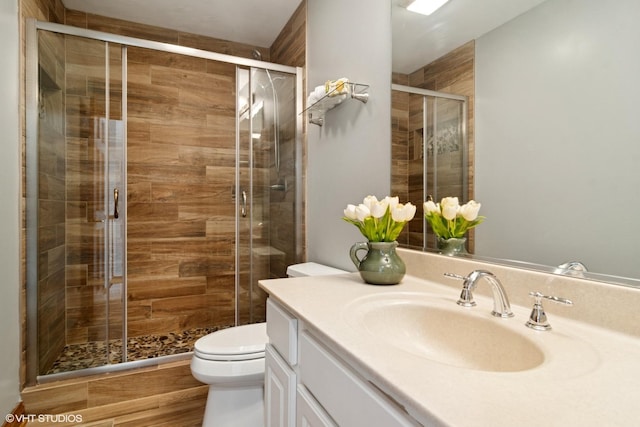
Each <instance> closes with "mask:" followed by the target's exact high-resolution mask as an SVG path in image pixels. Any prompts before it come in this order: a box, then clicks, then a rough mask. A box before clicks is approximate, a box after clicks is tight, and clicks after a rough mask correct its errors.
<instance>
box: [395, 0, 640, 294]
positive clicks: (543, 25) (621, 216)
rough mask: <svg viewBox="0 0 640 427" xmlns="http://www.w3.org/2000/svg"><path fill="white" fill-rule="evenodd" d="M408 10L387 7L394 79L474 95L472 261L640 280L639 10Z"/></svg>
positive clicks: (523, 3)
mask: <svg viewBox="0 0 640 427" xmlns="http://www.w3.org/2000/svg"><path fill="white" fill-rule="evenodd" d="M406 3H408V2H407V1H405V0H392V7H393V19H394V21H393V71H394V82H396V83H397V82H401V83H403V84H406V85H409V86H415V87H421V88H423V89H431V90H442V89H443V88H441V87H431V86H434V85H435V86H437V85H438V80H439V79H441V78H442V79H447V80H448V81H449V82H451V81H454V82H455V83H456V84H448V86H446V87H445V88H444V90H445V91H447V90H448V89H451V88H458V89H460V90H461V91H462V92H465V91H466V92H467V93H460V94H462V95H466V96H468V97H469V118H468V125H469V151H470V152H469V165H470V169H469V176H470V179H469V181H470V189H469V196H470V197H471V196H473V197H474V198H475V199H476V200H478V201H480V202H481V203H482V209H481V214H483V215H485V216H486V217H487V220H486V221H485V223H483V224H482V225H480V226H479V227H478V228H477V229H476V231H475V236H474V253H475V254H476V255H477V256H479V257H482V258H491V259H500V260H505V261H509V262H512V261H513V262H523V263H530V264H535V265H540V266H545V267H543V268H546V270H547V271H553V270H554V269H555V267H557V266H558V265H559V264H562V263H565V262H568V261H579V262H581V263H582V264H584V265H585V266H586V267H587V268H588V270H589V274H587V277H593V278H597V279H605V280H607V281H611V282H618V283H625V284H638V283H640V262H638V260H639V259H640V245H639V244H638V243H637V241H638V240H639V239H640V219H639V218H640V126H638V124H637V122H638V120H639V119H638V118H639V117H640V104H639V103H638V100H639V99H640V84H638V76H640V53H639V52H638V48H637V42H638V40H640V26H638V25H637V21H638V19H639V18H640V2H638V1H637V0H616V1H615V2H602V1H598V0H582V1H575V0H546V1H544V0H517V1H516V0H501V1H500V0H492V1H486V2H478V1H475V0H450V1H449V2H448V3H447V4H445V5H444V6H443V7H442V8H441V9H440V10H438V11H437V12H435V13H434V14H432V15H430V16H422V15H417V14H414V13H411V12H408V11H407V10H406V9H404V8H403V7H404V6H406ZM465 55H466V56H465ZM443 58H445V59H446V60H450V61H453V63H454V64H457V65H460V61H461V58H464V59H462V60H464V61H471V64H470V65H469V63H467V64H466V65H467V66H465V67H460V68H459V69H458V68H456V67H442V64H443ZM456 61H458V62H456ZM457 65H456V66H457ZM445 68H446V70H447V71H446V73H448V74H449V75H446V76H444V77H443V74H446V73H445V72H443V70H444V69H445ZM456 72H458V73H459V76H455V75H454V76H452V75H451V74H452V73H453V74H455V73H456ZM429 73H432V74H429ZM433 73H435V74H433ZM438 73H439V74H438ZM458 77H459V80H456V79H458ZM462 80H466V84H464V85H463V84H461V83H460V81H462ZM394 143H395V139H394ZM392 161H393V159H392ZM396 172H397V171H394V170H393V166H392V174H393V173H396ZM392 186H393V185H392ZM442 196H444V195H442ZM414 202H419V201H418V200H416V201H414Z"/></svg>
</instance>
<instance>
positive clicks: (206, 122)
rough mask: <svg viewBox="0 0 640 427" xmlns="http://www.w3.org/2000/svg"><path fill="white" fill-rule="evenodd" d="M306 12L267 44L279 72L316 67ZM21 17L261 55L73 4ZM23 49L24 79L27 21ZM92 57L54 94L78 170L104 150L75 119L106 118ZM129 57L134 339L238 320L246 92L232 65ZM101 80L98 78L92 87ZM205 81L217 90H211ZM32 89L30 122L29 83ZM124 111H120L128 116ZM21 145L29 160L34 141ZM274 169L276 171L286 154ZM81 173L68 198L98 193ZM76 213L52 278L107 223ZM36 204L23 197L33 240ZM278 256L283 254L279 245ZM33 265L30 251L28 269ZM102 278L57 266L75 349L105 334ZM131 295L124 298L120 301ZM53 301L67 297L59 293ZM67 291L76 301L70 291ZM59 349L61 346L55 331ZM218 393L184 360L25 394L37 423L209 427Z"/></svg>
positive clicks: (51, 260) (25, 1)
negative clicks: (98, 304)
mask: <svg viewBox="0 0 640 427" xmlns="http://www.w3.org/2000/svg"><path fill="white" fill-rule="evenodd" d="M305 6H306V2H305V1H303V2H302V4H301V6H300V7H299V8H298V10H297V11H296V13H295V14H294V16H292V18H291V20H290V21H289V23H288V24H287V26H286V27H285V28H284V29H283V31H282V34H281V35H280V36H279V37H278V41H277V42H276V43H274V46H272V47H271V48H268V47H258V49H259V50H260V51H261V52H262V55H263V58H264V59H265V60H268V58H269V57H270V55H273V56H274V57H277V60H276V59H272V60H273V61H274V62H278V63H283V64H288V65H297V66H304V56H305V55H304V46H305V37H306V35H305V27H306V7H305ZM20 14H21V22H22V23H24V21H25V19H27V18H30V17H34V18H37V19H39V20H43V21H51V22H58V23H66V24H68V25H74V26H79V27H82V28H88V29H95V30H101V31H106V32H111V33H116V34H125V35H131V36H135V37H143V38H146V39H149V40H157V41H166V42H169V43H174V44H180V45H184V46H191V47H195V48H200V49H206V50H210V51H217V52H222V53H227V54H232V55H236V56H244V57H251V52H252V50H253V49H254V48H255V46H249V45H244V44H241V43H234V42H229V41H223V40H214V39H209V38H204V37H200V36H197V35H192V34H187V33H180V32H175V31H172V30H167V29H163V28H157V27H150V26H145V25H139V24H133V23H130V22H125V21H119V20H113V19H109V18H104V17H100V16H95V15H87V14H85V13H80V12H76V11H70V10H65V8H64V6H63V4H62V2H61V1H60V0H20ZM22 40H23V50H22V52H23V55H22V58H23V59H22V66H21V73H22V75H24V52H25V50H24V25H23V26H22ZM72 56H73V55H72ZM83 56H84V55H75V57H74V58H72V61H71V63H72V64H71V65H70V69H69V71H70V72H69V73H68V78H67V79H66V81H63V84H65V85H66V87H65V86H61V88H63V87H65V90H66V96H63V92H62V91H60V95H59V98H60V99H59V100H56V99H55V98H51V101H50V102H51V103H54V102H58V103H60V104H61V105H62V104H64V103H65V102H66V103H68V105H64V107H62V108H61V111H66V113H67V114H68V115H69V117H68V118H66V119H65V120H66V122H67V123H66V127H67V128H68V129H66V130H65V132H68V135H67V137H66V138H63V137H62V135H64V134H63V133H62V131H61V129H60V127H58V128H57V130H56V127H55V126H49V128H51V129H52V130H54V131H56V132H58V134H59V135H60V136H59V139H60V141H61V144H60V146H64V150H68V151H70V152H71V153H72V154H73V155H74V156H75V157H72V158H73V159H75V160H73V161H75V162H88V161H92V159H91V154H90V150H89V148H90V144H91V141H90V138H88V133H90V131H91V130H92V128H91V127H87V124H86V123H84V122H83V121H74V120H73V117H74V114H75V113H76V112H78V111H81V110H82V109H84V110H86V111H89V112H92V113H93V114H100V113H102V114H103V113H104V112H103V111H101V110H100V108H97V106H96V105H93V106H90V107H92V108H94V109H93V110H92V109H91V108H86V107H87V105H86V104H85V103H83V102H84V101H83V96H86V95H87V93H83V92H82V90H94V91H95V92H96V93H97V92H98V91H99V90H100V89H103V85H104V81H102V82H100V81H99V80H97V79H95V77H96V76H95V75H93V76H92V72H91V70H94V66H95V63H94V64H92V63H91V59H92V55H88V56H87V57H83ZM56 58H58V56H57V55H53V56H52V59H56ZM129 59H130V61H129V64H128V66H129V72H130V73H129V82H130V84H131V85H132V86H131V89H132V90H131V92H130V94H129V96H130V102H131V104H130V107H129V108H130V110H129V114H130V122H129V123H128V138H129V144H130V147H129V149H130V152H129V153H128V155H129V157H130V159H129V160H130V161H131V166H130V168H129V171H128V172H129V174H130V175H129V176H130V179H132V182H131V185H130V186H129V188H128V204H129V211H128V213H127V214H128V216H129V218H128V220H129V221H130V224H131V225H130V234H129V245H128V258H129V265H128V269H129V270H128V273H129V277H130V280H129V289H128V293H127V297H128V299H129V317H130V319H131V320H132V322H131V325H130V326H129V333H131V334H133V335H135V334H147V333H151V332H154V331H161V332H163V333H164V332H167V331H170V330H173V329H174V328H177V329H181V328H185V327H189V326H191V325H201V324H203V323H206V324H207V325H209V324H211V323H212V322H227V321H228V319H229V316H230V313H229V312H228V311H227V307H231V306H233V297H232V294H233V290H234V289H233V288H234V286H233V273H232V271H233V258H232V255H231V253H232V252H231V251H230V248H231V247H232V246H233V244H234V242H233V237H232V235H230V234H229V230H230V227H232V223H233V221H232V220H231V218H232V217H233V214H234V212H232V211H233V208H232V207H231V206H229V204H225V203H223V204H215V203H214V202H213V200H214V199H216V198H220V199H222V200H224V199H226V198H227V197H228V196H229V186H230V185H231V184H232V182H233V178H230V176H231V175H232V172H231V170H232V168H233V167H232V166H229V161H230V159H231V158H232V157H233V154H234V152H233V151H234V150H233V149H232V148H230V146H229V145H228V140H229V138H230V135H229V132H228V130H227V128H226V126H227V125H228V123H229V117H230V115H232V114H233V108H234V106H233V102H232V101H229V99H231V100H232V99H233V96H234V84H233V79H232V77H231V72H230V69H229V67H228V66H226V65H224V64H216V63H214V62H211V61H200V60H195V61H194V60H191V59H187V58H183V57H177V56H175V55H167V54H159V53H151V52H147V51H144V49H130V50H129ZM81 68H84V69H85V70H84V71H87V70H88V71H89V73H88V74H89V78H88V79H87V80H84V81H82V80H79V79H76V78H74V77H73V76H74V75H76V74H75V73H74V72H73V71H78V70H79V69H81ZM58 69H60V66H58ZM92 77H93V81H92V82H90V81H89V80H90V79H91V78H92ZM203 83H204V84H206V86H207V90H202V87H203V86H202V85H203ZM21 92H22V95H21V111H22V126H24V105H25V102H24V87H23V88H22V91H21ZM85 99H86V98H85ZM118 111H119V110H118V109H116V110H112V115H113V114H114V113H115V117H116V119H117V114H119V113H118ZM132 112H133V115H132ZM170 119H171V120H170ZM65 120H62V121H60V123H64V121H65ZM232 128H233V126H232ZM286 129H290V128H289V127H286ZM23 135H24V132H23ZM283 141H293V137H292V135H291V130H285V134H284V135H283ZM22 147H23V153H24V139H23V141H22ZM294 148H295V147H294V146H293V144H292V143H288V142H283V150H292V149H294ZM268 161H269V162H272V161H273V158H269V160H268ZM23 162H24V156H23ZM70 166H71V167H70V168H69V167H68V168H67V169H65V173H71V175H72V177H74V178H73V180H72V182H74V183H75V184H74V185H75V186H76V187H74V188H75V190H74V188H71V189H67V191H69V190H71V192H73V191H77V192H79V193H82V192H83V191H85V192H86V190H87V189H86V188H85V189H84V190H83V189H82V188H83V186H82V182H83V181H84V178H83V177H82V176H80V175H77V169H76V168H75V167H74V166H73V162H72V164H71V165H70ZM284 168H285V169H286V170H287V171H288V172H287V173H291V168H290V165H286V166H285V167H284ZM287 168H289V169H287ZM23 170H24V163H23ZM52 176H55V175H52ZM270 178H271V177H270ZM42 182H43V185H45V184H46V185H47V186H48V187H47V190H48V191H49V192H50V193H51V194H54V193H58V192H59V191H58V190H57V189H58V187H59V186H58V185H57V184H58V182H59V178H55V179H47V180H43V181H42ZM23 183H24V176H23ZM23 188H24V185H23ZM43 194H44V193H43ZM281 202H282V203H275V206H274V211H275V212H276V215H280V216H283V217H286V216H287V215H291V212H293V208H292V207H290V205H292V203H291V201H290V200H287V199H286V197H283V199H282V200H281ZM63 204H64V206H65V212H64V218H65V221H63V222H62V223H61V225H60V226H59V227H58V230H56V233H55V234H54V233H52V232H51V233H47V234H43V236H45V235H46V236H49V237H47V238H48V239H50V241H51V245H50V246H51V248H58V249H57V250H53V251H52V252H51V253H50V254H47V257H46V259H45V257H44V256H43V257H42V258H41V262H40V263H39V264H40V268H47V269H49V270H55V265H57V264H56V263H58V262H60V260H61V259H64V257H61V256H60V255H61V254H62V253H64V252H65V251H62V250H61V249H59V246H60V239H61V237H60V236H65V235H66V236H67V237H69V241H70V242H71V245H72V246H73V244H74V243H73V242H81V241H82V240H83V239H86V238H88V237H87V236H90V237H89V238H92V237H91V236H93V231H94V227H93V226H89V225H82V224H83V223H85V222H86V223H88V222H89V221H88V219H89V218H91V216H90V215H89V214H88V212H90V211H91V208H92V206H90V204H89V203H85V202H78V201H73V200H66V201H64V202H63ZM24 206H25V204H24V194H23V203H22V213H23V216H22V219H23V220H22V224H23V228H22V238H23V242H24V235H25V229H24V224H25V221H24V218H25V216H24ZM272 214H273V213H272ZM58 216H59V215H58ZM160 227H163V233H160V232H159V230H160ZM70 229H72V231H70ZM282 233H284V232H283V231H282ZM71 236H73V237H71ZM80 236H84V237H80ZM56 239H58V240H56ZM62 241H63V244H64V245H67V244H68V242H67V241H66V240H65V239H62ZM55 243H57V246H56V245H55ZM274 249H275V250H276V253H277V251H278V249H277V248H274ZM269 250H271V249H269ZM73 253H75V252H74V251H70V254H71V255H70V256H67V260H69V259H74V255H73ZM265 253H268V251H267V252H265ZM24 256H25V255H24V254H23V255H22V258H23V259H22V269H23V273H24V268H25V261H24ZM268 258H269V259H270V260H271V261H270V262H273V260H274V259H275V258H280V257H278V256H276V257H273V256H271V255H269V256H268ZM287 262H288V261H287V260H286V259H283V260H282V261H277V263H280V264H281V266H278V267H276V268H278V269H282V266H284V265H285V264H286V263H287ZM269 268H273V267H271V266H270V267H269ZM92 269H94V267H92V266H91V264H90V263H86V262H85V263H72V264H70V265H67V266H66V268H64V269H62V270H60V269H59V268H58V269H57V271H60V272H61V273H59V274H62V275H63V277H60V278H58V279H56V283H57V284H60V283H65V282H66V287H64V286H63V287H62V289H63V291H64V294H66V296H65V297H64V298H63V299H64V301H65V305H66V306H67V309H68V310H67V312H66V316H68V320H67V322H66V324H65V323H63V322H55V321H54V322H52V325H56V327H60V325H65V327H66V328H67V329H69V331H70V332H71V333H70V334H69V335H68V337H67V339H68V340H70V341H74V340H84V339H89V337H90V336H93V337H95V336H97V334H98V332H97V330H96V329H93V328H92V325H93V323H92V322H93V321H94V320H95V319H92V318H91V316H89V315H88V313H87V312H86V311H88V310H85V311H84V312H83V310H81V309H80V307H82V306H83V305H86V303H85V301H87V300H88V299H93V298H94V297H95V296H96V295H97V294H96V292H97V290H96V289H93V288H92V284H93V277H94V275H93V273H92V271H94V270H95V269H94V270H92ZM22 277H25V274H22ZM45 289H47V288H45ZM48 289H50V290H51V289H52V288H51V287H49V288H48ZM57 289H58V290H59V289H60V288H57ZM118 292H119V291H116V292H115V295H112V298H117V297H118V296H119V295H118ZM54 294H55V292H49V293H48V295H54ZM58 295H63V293H61V292H60V291H58ZM56 298H57V301H58V302H60V301H61V300H60V298H59V297H56ZM22 299H23V300H22V302H21V304H22V307H23V308H22V315H23V322H22V325H23V331H22V332H23V334H22V335H23V338H24V339H23V342H24V343H26V332H25V331H26V323H25V321H24V316H25V313H26V310H25V309H24V307H25V299H26V298H25V293H24V283H23V292H22ZM46 299H47V298H45V300H46ZM258 299H259V298H258ZM116 311H117V310H116ZM54 312H55V311H54ZM54 332H55V336H56V337H58V336H59V335H60V331H58V330H56V331H54ZM50 339H53V335H52V338H50ZM25 345H26V344H25ZM43 348H47V349H49V350H51V352H52V353H53V346H48V345H45V346H43ZM25 354H26V351H25V348H24V347H23V357H22V366H21V378H22V382H23V384H24V382H25V378H26V375H25V371H26V356H25ZM206 393H207V386H205V385H202V384H201V383H199V382H197V381H196V380H195V379H193V377H192V376H191V373H190V369H189V362H188V361H183V362H175V363H171V364H165V365H160V366H158V367H156V368H140V369H135V370H132V371H127V372H124V373H120V374H105V375H94V376H88V377H83V378H78V379H74V380H66V381H59V382H56V383H52V384H44V385H37V386H33V387H27V388H25V389H24V390H23V392H22V397H23V400H24V402H25V407H26V413H28V414H41V413H48V414H63V413H68V414H81V415H82V416H83V423H82V424H80V425H91V426H105V427H106V426H125V425H126V426H146V427H149V426H156V425H157V426H160V425H181V426H199V425H201V422H202V415H203V411H204V405H205V399H206ZM31 424H32V423H30V425H31ZM36 425H37V424H36ZM41 425H46V424H41ZM51 425H53V424H51ZM55 425H56V426H62V425H78V424H77V423H69V424H64V423H62V424H61V423H55Z"/></svg>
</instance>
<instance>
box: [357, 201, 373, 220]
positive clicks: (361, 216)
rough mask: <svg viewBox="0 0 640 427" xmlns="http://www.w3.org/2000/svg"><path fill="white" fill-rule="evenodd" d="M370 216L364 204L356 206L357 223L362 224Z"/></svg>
mask: <svg viewBox="0 0 640 427" xmlns="http://www.w3.org/2000/svg"><path fill="white" fill-rule="evenodd" d="M370 216H371V211H370V210H369V208H368V207H367V206H366V205H365V204H363V203H360V204H359V205H358V206H356V218H357V219H358V221H361V222H364V220H365V218H369V217H370Z"/></svg>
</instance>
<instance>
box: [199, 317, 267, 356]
mask: <svg viewBox="0 0 640 427" xmlns="http://www.w3.org/2000/svg"><path fill="white" fill-rule="evenodd" d="M268 339H269V338H268V337H267V325H266V323H254V324H251V325H242V326H236V327H233V328H228V329H222V330H220V331H216V332H213V333H211V334H209V335H206V336H204V337H202V338H200V339H198V340H197V341H196V343H195V346H194V347H195V348H194V353H195V356H196V357H199V358H201V359H205V360H216V361H235V360H238V361H240V360H253V359H262V358H264V348H265V344H266V343H267V341H268Z"/></svg>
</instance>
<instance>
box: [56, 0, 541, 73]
mask: <svg viewBox="0 0 640 427" xmlns="http://www.w3.org/2000/svg"><path fill="white" fill-rule="evenodd" d="M375 1H380V0H375ZM408 1H409V0H391V4H392V6H393V9H392V16H393V70H394V71H397V72H402V73H411V72H413V71H415V70H416V69H418V68H420V67H422V66H424V65H425V64H428V63H430V62H431V61H433V60H434V59H437V58H439V57H440V56H442V55H444V54H445V53H447V52H450V51H451V50H452V49H455V48H456V47H458V46H460V45H462V44H464V43H466V42H468V41H469V40H472V39H476V38H478V37H479V36H481V35H482V34H485V33H487V32H489V31H491V30H492V29H494V28H496V27H498V26H500V25H501V24H503V23H505V22H507V21H509V20H511V19H513V18H514V17H516V16H518V15H520V14H521V13H523V12H525V11H527V10H529V9H530V8H532V7H534V6H536V5H538V4H539V3H542V2H543V1H544V0H481V1H480V0H450V1H449V3H447V4H445V5H444V6H443V7H442V8H441V9H439V10H438V11H436V12H435V13H434V14H432V15H430V16H423V15H419V14H416V13H412V12H408V11H407V10H406V9H404V8H402V7H399V6H398V5H399V4H401V5H402V4H406V3H407V2H408ZM300 2H301V0H63V3H64V5H65V7H67V8H68V9H73V10H79V11H82V12H88V13H93V14H97V15H103V16H108V17H111V18H118V19H123V20H127V21H133V22H139V23H143V24H148V25H155V26H159V27H164V28H170V29H173V30H179V31H184V32H189V33H194V34H201V35H204V36H209V37H214V38H218V39H223V40H230V41H235V42H240V43H246V44H250V45H254V46H257V47H269V46H271V44H272V43H273V41H274V40H275V38H276V37H277V36H278V34H279V33H280V31H281V30H282V28H283V27H284V25H285V24H286V23H287V21H288V20H289V18H290V17H291V15H292V14H293V12H294V11H295V10H296V8H297V7H298V5H299V4H300ZM356 22H357V21H356Z"/></svg>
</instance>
